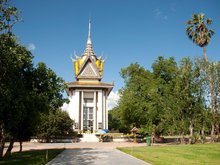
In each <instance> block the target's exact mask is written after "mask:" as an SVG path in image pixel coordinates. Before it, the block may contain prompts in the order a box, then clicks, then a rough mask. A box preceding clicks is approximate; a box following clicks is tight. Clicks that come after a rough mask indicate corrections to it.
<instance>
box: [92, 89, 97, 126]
mask: <svg viewBox="0 0 220 165" xmlns="http://www.w3.org/2000/svg"><path fill="white" fill-rule="evenodd" d="M96 98H97V97H96V91H94V111H93V130H97V118H96V116H97V115H96V113H97V100H96Z"/></svg>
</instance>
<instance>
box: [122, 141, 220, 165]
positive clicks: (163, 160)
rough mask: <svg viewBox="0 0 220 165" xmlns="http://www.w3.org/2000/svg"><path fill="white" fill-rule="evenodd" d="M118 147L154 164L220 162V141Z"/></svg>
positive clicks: (214, 163) (210, 163)
mask: <svg viewBox="0 0 220 165" xmlns="http://www.w3.org/2000/svg"><path fill="white" fill-rule="evenodd" d="M118 149H119V150H121V151H123V152H125V153H127V154H130V155H133V156H135V157H137V158H139V159H142V160H144V161H146V162H148V163H151V164H153V165H177V164H178V165H186V164H187V165H190V164H193V165H217V164H220V143H215V144H195V145H167V146H150V147H148V146H146V147H131V148H118Z"/></svg>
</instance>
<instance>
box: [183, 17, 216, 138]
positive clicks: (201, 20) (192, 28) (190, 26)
mask: <svg viewBox="0 0 220 165" xmlns="http://www.w3.org/2000/svg"><path fill="white" fill-rule="evenodd" d="M186 24H187V28H186V33H187V35H188V37H189V38H190V39H191V40H192V41H193V42H194V43H195V44H196V45H198V46H200V47H202V48H203V54H204V59H205V69H206V72H207V74H206V75H207V82H208V83H209V92H210V95H211V99H210V102H211V113H212V117H214V116H215V114H216V111H217V110H216V106H215V102H216V101H215V96H214V95H215V94H214V86H213V83H214V82H213V81H214V80H213V79H212V77H211V75H210V74H211V73H210V72H211V68H210V63H209V62H208V58H207V55H206V46H207V45H208V44H209V42H210V40H211V37H212V36H213V35H214V31H213V30H210V29H208V26H209V25H211V24H212V20H211V19H205V14H203V13H201V14H193V15H192V19H191V20H188V21H187V22H186ZM215 120H216V119H214V118H213V120H212V130H211V137H212V141H213V140H214V139H213V138H214V134H215V123H214V121H215Z"/></svg>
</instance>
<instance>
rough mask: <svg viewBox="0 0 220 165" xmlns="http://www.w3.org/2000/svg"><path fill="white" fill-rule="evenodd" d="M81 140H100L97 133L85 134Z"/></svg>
mask: <svg viewBox="0 0 220 165" xmlns="http://www.w3.org/2000/svg"><path fill="white" fill-rule="evenodd" d="M80 142H99V138H97V137H96V135H95V134H86V133H85V134H83V137H82V138H80Z"/></svg>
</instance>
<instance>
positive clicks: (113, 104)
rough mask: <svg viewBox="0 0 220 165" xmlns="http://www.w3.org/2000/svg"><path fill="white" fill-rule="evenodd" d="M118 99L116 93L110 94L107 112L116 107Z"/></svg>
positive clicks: (118, 96)
mask: <svg viewBox="0 0 220 165" xmlns="http://www.w3.org/2000/svg"><path fill="white" fill-rule="evenodd" d="M119 98H120V95H119V93H118V91H116V92H113V91H112V92H111V93H110V95H109V96H108V99H107V110H110V109H112V108H114V107H116V106H117V105H118V100H119Z"/></svg>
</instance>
